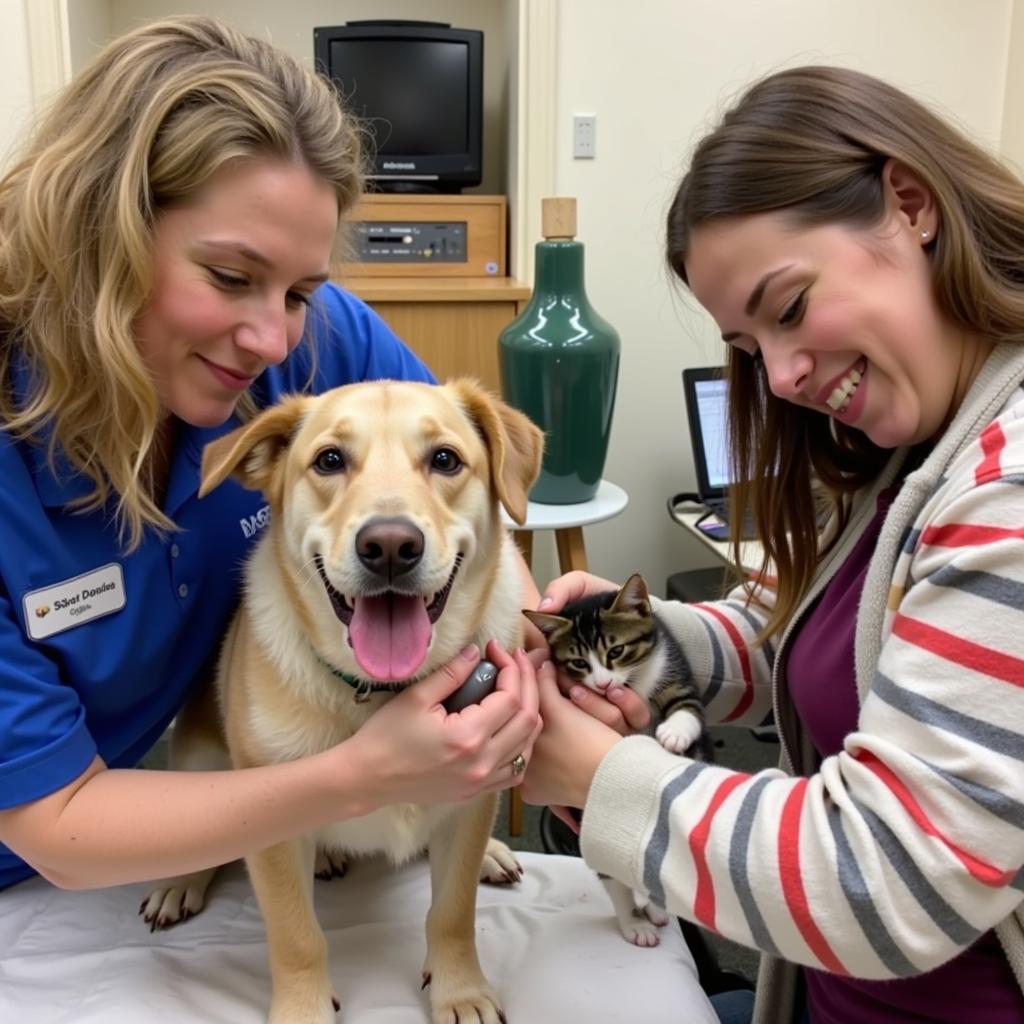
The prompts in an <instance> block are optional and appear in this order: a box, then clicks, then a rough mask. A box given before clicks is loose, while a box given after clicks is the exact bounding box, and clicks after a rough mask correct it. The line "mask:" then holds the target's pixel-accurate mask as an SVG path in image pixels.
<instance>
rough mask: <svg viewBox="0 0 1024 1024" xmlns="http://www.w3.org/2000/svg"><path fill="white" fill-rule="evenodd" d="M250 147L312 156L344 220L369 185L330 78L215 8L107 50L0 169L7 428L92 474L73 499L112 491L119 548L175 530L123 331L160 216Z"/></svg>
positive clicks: (153, 397) (100, 500)
mask: <svg viewBox="0 0 1024 1024" xmlns="http://www.w3.org/2000/svg"><path fill="white" fill-rule="evenodd" d="M257 157H272V158H284V159H288V160H294V161H298V162H302V163H303V164H304V165H306V166H308V167H309V168H310V170H312V172H313V173H314V174H316V175H317V176H319V177H320V178H322V179H323V180H324V181H326V182H327V183H329V184H330V185H331V186H332V187H333V188H334V190H335V193H336V195H337V199H338V212H339V223H340V220H341V216H342V214H344V213H345V212H346V211H347V210H348V209H349V208H350V207H351V206H352V204H353V203H354V202H355V201H356V199H357V198H358V197H359V194H360V192H361V190H362V182H363V176H362V167H363V157H362V149H361V145H360V135H359V131H358V129H357V127H356V125H355V123H354V122H353V121H352V119H350V118H349V117H348V116H347V115H346V114H345V113H344V112H343V110H342V108H341V105H340V104H339V101H338V97H337V94H336V93H335V90H334V88H333V86H332V85H331V84H330V83H329V82H328V81H327V80H326V79H324V78H322V77H320V76H318V75H317V74H315V73H314V71H313V70H312V69H311V68H306V67H303V66H302V65H301V64H300V63H299V62H298V61H296V60H294V59H293V58H292V57H290V56H288V55H287V54H285V53H283V52H282V51H280V50H278V49H276V48H275V47H273V46H271V45H270V44H268V43H266V42H262V41H261V40H258V39H253V38H250V37H248V36H245V35H243V34H241V33H240V32H237V31H235V30H234V29H232V28H231V27H229V26H228V25H226V24H223V23H222V22H220V21H217V20H215V19H212V18H205V17H182V18H169V19H166V20H162V21H158V22H153V23H150V24H147V25H144V26H142V27H140V28H138V29H136V30H134V31H132V32H129V33H127V34H126V35H124V36H121V37H120V38H118V39H116V40H114V41H113V42H111V43H110V44H109V45H108V46H106V47H105V48H104V49H103V50H102V51H101V52H100V53H99V54H98V55H97V57H96V58H95V59H94V60H93V61H92V62H91V63H90V64H89V66H88V67H86V68H85V69H84V70H83V71H82V72H81V73H80V74H78V75H77V76H76V77H75V79H74V80H73V81H72V82H71V83H70V84H69V85H68V86H67V88H66V89H64V91H63V92H62V93H61V94H60V95H59V96H58V97H57V99H56V100H55V102H54V103H53V104H52V106H51V107H50V109H49V111H48V113H47V114H46V115H45V116H44V117H43V118H42V120H41V121H40V122H39V124H38V125H37V127H36V129H35V131H34V132H33V133H32V134H31V136H30V137H29V138H28V140H27V142H26V145H25V147H24V149H23V151H22V152H21V154H20V158H19V159H18V160H17V161H16V162H15V163H14V165H13V167H12V168H11V170H10V171H9V172H8V173H7V174H6V175H5V176H4V177H3V178H2V179H0V334H2V336H3V344H2V345H0V417H2V419H3V425H4V429H6V430H9V431H11V432H12V433H13V434H14V435H15V436H16V437H18V438H20V439H29V440H31V441H33V442H35V443H40V444H46V445H47V449H48V457H49V460H50V465H51V467H55V466H56V465H57V458H56V456H57V454H58V452H59V453H60V454H61V455H62V456H63V457H64V458H66V459H67V460H68V461H69V462H70V464H71V466H72V467H73V469H74V470H75V471H77V472H79V473H83V474H85V475H86V476H87V477H88V478H89V479H90V480H91V481H92V483H93V485H94V486H93V489H92V491H91V493H90V494H89V495H88V496H87V497H86V498H85V499H83V500H82V501H80V502H79V503H78V504H77V505H76V507H77V508H80V509H82V510H85V511H88V510H95V509H97V508H101V507H103V506H104V505H105V504H107V503H108V502H111V501H113V502H115V504H116V513H115V514H116V518H117V522H118V525H119V527H120V530H121V537H122V541H123V543H124V545H125V547H126V549H127V550H132V549H133V548H135V547H137V546H138V544H139V543H140V541H141V539H142V536H143V533H144V531H145V529H146V528H147V527H150V526H151V527H156V528H158V529H172V528H173V523H172V522H171V521H170V520H169V519H168V518H167V517H166V516H165V515H164V514H163V512H162V511H161V510H160V508H159V506H158V504H157V503H156V501H155V499H154V495H153V493H152V491H153V486H152V474H151V470H150V461H151V460H150V458H149V457H150V455H151V452H152V450H153V447H154V442H155V439H156V436H157V430H158V426H159V422H160V416H161V410H160V404H159V401H158V398H157V394H156V389H155V387H154V384H153V380H152V378H151V375H150V373H149V372H148V370H147V368H146V365H145V363H144V362H143V360H142V358H141V356H140V353H139V350H138V347H137V345H136V340H135V337H134V333H133V324H134V322H135V320H136V318H137V316H138V315H139V313H140V312H141V310H142V309H143V307H144V305H145V304H146V302H147V299H148V297H149V295H150V290H151V273H152V246H153V228H154V223H155V221H156V219H157V217H158V216H159V215H160V212H161V210H164V209H166V208H168V207H171V206H173V205H175V204H178V203H181V202H184V201H187V200H188V199H189V197H190V196H192V195H193V194H194V193H195V192H196V190H197V189H199V188H200V187H201V186H202V185H203V183H204V182H205V181H207V179H208V178H209V177H210V176H211V175H212V174H214V172H215V171H217V169H218V168H219V167H221V166H222V165H223V164H225V163H226V162H227V161H230V160H237V159H239V158H242V159H246V158H257ZM339 239H340V232H339ZM19 378H20V379H22V380H28V382H29V386H28V389H27V392H25V390H24V388H17V389H16V387H15V383H16V380H17V379H19ZM246 408H248V409H250V410H251V402H250V403H249V405H248V407H246V406H244V405H243V410H242V411H243V412H245V411H246Z"/></svg>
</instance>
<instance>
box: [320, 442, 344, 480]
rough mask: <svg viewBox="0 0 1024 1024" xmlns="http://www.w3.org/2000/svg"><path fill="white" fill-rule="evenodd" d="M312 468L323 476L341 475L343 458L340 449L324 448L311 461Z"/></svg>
mask: <svg viewBox="0 0 1024 1024" xmlns="http://www.w3.org/2000/svg"><path fill="white" fill-rule="evenodd" d="M313 468H314V469H315V470H316V471H317V472H318V473H321V474H323V475H325V476H326V475H329V474H331V473H343V472H344V471H345V456H344V455H343V454H342V453H341V449H340V448H325V449H324V450H323V451H322V452H321V453H320V454H319V455H318V456H317V457H316V459H315V460H314V461H313Z"/></svg>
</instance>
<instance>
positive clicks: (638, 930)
mask: <svg viewBox="0 0 1024 1024" xmlns="http://www.w3.org/2000/svg"><path fill="white" fill-rule="evenodd" d="M524 614H525V615H526V616H527V618H529V619H530V621H531V622H533V623H534V624H535V625H536V626H537V628H538V629H540V631H541V632H542V633H543V634H544V636H545V638H546V639H547V642H548V646H549V647H550V648H551V660H552V661H553V662H554V663H555V665H556V666H557V668H558V670H559V671H560V672H561V673H563V674H564V675H567V676H569V677H570V678H572V679H575V680H577V681H579V682H580V683H582V684H583V685H584V686H587V687H589V688H590V689H592V690H594V691H595V692H597V693H602V694H603V693H605V692H606V691H607V689H608V687H609V686H611V685H619V686H628V687H629V688H630V689H632V690H634V691H635V692H636V693H638V694H639V695H640V696H641V697H643V698H644V699H645V700H646V701H647V702H648V703H649V704H650V705H651V707H652V710H653V711H654V713H655V718H656V719H657V720H659V724H658V726H657V728H656V730H655V736H656V737H657V739H658V742H659V743H660V744H661V745H662V746H663V747H664V748H665V749H666V750H670V751H672V752H673V753H676V754H682V753H684V752H685V753H687V754H689V756H691V757H696V758H698V759H699V760H710V744H709V743H708V740H707V734H706V732H705V731H704V705H703V704H702V703H701V699H700V694H699V693H698V691H697V687H696V686H695V685H694V682H693V674H692V673H691V672H690V667H689V665H688V664H687V661H686V658H685V656H684V655H683V652H682V650H681V649H680V647H679V645H678V644H677V643H676V641H675V639H674V638H673V637H672V636H671V634H670V633H669V631H668V630H667V629H666V628H665V626H664V625H663V624H662V623H661V622H660V621H659V619H658V616H657V614H656V613H655V612H654V610H653V608H652V607H651V601H650V597H649V595H648V592H647V586H646V584H645V583H644V580H643V577H641V576H640V575H639V574H638V573H637V574H634V575H632V576H630V578H629V579H628V580H626V582H625V584H623V586H622V588H621V589H620V590H617V591H615V590H613V591H609V592H608V593H605V594H595V595H592V596H590V597H585V598H583V599H581V600H579V601H573V602H571V603H570V604H567V605H566V606H565V607H564V608H563V609H562V611H561V612H560V613H559V614H558V615H551V614H547V613H544V612H533V611H525V612H524ZM598 877H600V879H601V881H602V882H603V883H604V886H605V889H606V890H607V891H608V895H609V897H610V898H611V901H612V905H613V906H614V908H615V915H616V917H617V918H618V921H619V928H620V929H621V931H622V934H623V935H624V936H625V937H626V939H627V940H629V941H630V942H632V943H634V944H635V945H637V946H656V945H657V944H658V928H660V927H661V926H662V925H664V924H666V923H667V922H668V920H669V916H668V914H667V913H666V912H665V911H664V909H662V908H661V907H659V906H657V905H656V904H654V903H652V902H651V901H650V899H649V898H648V897H647V896H646V895H645V894H644V893H639V892H635V891H633V890H632V889H630V888H629V887H628V886H626V885H624V884H623V883H622V882H618V881H616V880H615V879H614V878H609V877H608V876H607V875H599V876H598Z"/></svg>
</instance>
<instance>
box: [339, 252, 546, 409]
mask: <svg viewBox="0 0 1024 1024" xmlns="http://www.w3.org/2000/svg"><path fill="white" fill-rule="evenodd" d="M333 276H334V278H335V280H336V281H338V282H339V283H340V284H341V285H342V286H343V287H345V288H347V289H348V290H349V291H351V292H352V294H353V295H357V296H358V297H359V298H361V299H362V300H363V301H364V302H366V303H368V304H369V305H371V306H372V307H373V308H374V309H375V310H376V311H377V313H378V314H380V316H381V317H382V318H383V319H384V320H385V321H386V322H387V323H388V324H389V325H390V327H391V329H392V330H393V331H394V332H395V333H396V334H397V335H398V336H399V337H400V338H401V339H402V340H403V341H404V342H405V343H406V344H407V345H408V346H409V347H410V348H411V349H412V350H413V351H414V352H415V353H416V354H417V355H418V356H419V357H420V358H421V359H422V360H423V361H424V362H425V363H426V364H427V365H428V366H429V367H430V369H431V370H433V372H434V374H435V375H436V376H437V378H438V380H447V379H449V378H451V377H461V376H470V377H476V378H477V379H478V380H479V381H480V382H481V383H482V384H484V386H485V387H488V388H490V389H491V390H492V391H493V392H495V394H500V393H501V372H500V369H499V360H498V336H499V335H500V334H501V332H502V330H504V328H505V327H507V326H508V324H510V323H511V322H512V320H514V319H515V317H517V316H518V315H519V313H520V312H521V311H522V309H523V308H524V306H525V305H526V301H527V300H528V299H529V297H530V294H531V289H530V288H529V287H528V286H527V285H525V284H523V283H522V282H521V281H516V280H514V279H513V278H509V277H461V278H456V277H447V278H439V277H389V278H383V277H377V278H368V277H352V276H350V275H345V274H344V273H343V271H342V268H341V267H336V268H334V275H333Z"/></svg>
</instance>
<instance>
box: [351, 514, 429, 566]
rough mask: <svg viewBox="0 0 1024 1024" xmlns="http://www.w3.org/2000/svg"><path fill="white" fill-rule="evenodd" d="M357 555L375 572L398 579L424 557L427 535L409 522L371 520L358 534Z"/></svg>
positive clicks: (401, 520) (403, 520)
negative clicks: (424, 538)
mask: <svg viewBox="0 0 1024 1024" xmlns="http://www.w3.org/2000/svg"><path fill="white" fill-rule="evenodd" d="M356 554H357V555H358V556H359V561H360V562H362V563H363V565H365V566H366V568H367V569H369V570H370V571H371V572H375V573H377V575H378V576H386V577H387V578H388V579H394V578H395V577H396V576H401V575H402V574H403V573H407V572H409V570H410V569H413V568H415V567H416V565H417V564H418V563H419V560H420V559H421V558H422V557H423V534H422V533H421V532H420V531H419V530H418V529H417V528H416V527H415V526H413V524H412V523H410V522H409V521H408V520H407V519H387V518H383V517H382V518H379V519H371V520H370V521H369V522H368V523H367V524H366V525H365V526H364V527H363V528H362V529H361V530H360V531H359V533H357V534H356Z"/></svg>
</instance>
